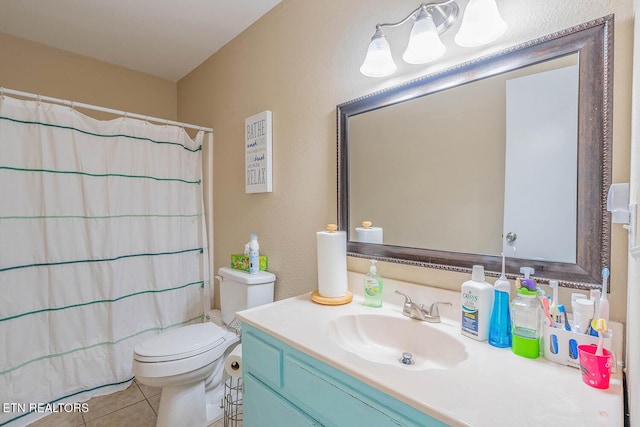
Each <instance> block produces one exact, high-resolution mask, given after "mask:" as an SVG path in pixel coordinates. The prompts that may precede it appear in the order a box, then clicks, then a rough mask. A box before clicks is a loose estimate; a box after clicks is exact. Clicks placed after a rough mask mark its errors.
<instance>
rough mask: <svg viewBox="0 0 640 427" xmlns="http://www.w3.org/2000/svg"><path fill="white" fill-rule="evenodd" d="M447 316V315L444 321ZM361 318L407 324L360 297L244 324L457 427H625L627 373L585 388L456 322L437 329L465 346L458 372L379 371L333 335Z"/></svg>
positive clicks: (286, 305) (250, 317)
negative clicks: (338, 326)
mask: <svg viewBox="0 0 640 427" xmlns="http://www.w3.org/2000/svg"><path fill="white" fill-rule="evenodd" d="M422 288H424V287H422ZM385 292H387V290H386V289H385ZM445 292H447V293H449V292H448V291H445ZM450 294H451V295H456V293H454V292H450ZM457 295H459V294H457ZM414 299H416V300H418V301H420V299H417V298H414ZM400 300H401V298H400ZM438 300H439V301H442V299H438ZM450 300H451V299H450ZM430 301H433V299H431V300H430ZM451 301H452V300H451ZM452 302H457V301H452ZM458 307H459V304H458ZM446 309H447V308H446V307H445V308H442V309H441V313H442V315H443V316H444V312H445V310H446ZM454 309H455V307H454ZM358 313H380V314H385V315H390V316H399V317H402V309H401V307H400V306H399V305H394V304H390V303H389V302H385V303H384V306H383V307H382V308H370V307H365V306H363V305H362V298H361V296H360V295H354V299H353V301H352V302H351V303H350V304H346V305H342V306H323V305H319V304H316V303H314V302H312V301H311V295H310V294H305V295H300V296H298V297H293V298H289V299H286V300H282V301H278V302H275V303H273V304H269V305H265V306H261V307H256V308H252V309H249V310H245V311H242V312H240V313H238V318H239V319H240V320H242V321H243V322H246V323H248V324H250V325H252V326H254V327H256V328H258V329H260V330H262V331H264V332H266V333H268V334H270V335H272V336H274V337H276V338H278V339H280V340H282V341H283V342H285V343H287V344H289V345H290V346H292V347H294V348H296V349H298V350H300V351H302V352H304V353H307V354H309V355H311V356H313V357H315V358H317V359H319V360H321V361H323V362H325V363H327V364H329V365H331V366H333V367H335V368H337V369H339V370H341V371H343V372H345V373H347V374H349V375H351V376H353V377H355V378H357V379H359V380H361V381H363V382H364V383H366V384H369V385H371V386H372V387H375V388H377V389H379V390H381V391H383V392H385V393H387V394H389V395H391V396H394V397H395V398H397V399H399V400H401V401H403V402H405V403H407V404H409V405H411V406H413V407H415V408H417V409H419V410H420V411H422V412H424V413H426V414H428V415H430V416H433V417H434V418H437V419H439V420H441V421H443V422H445V423H448V424H450V425H453V426H474V427H482V426H505V427H513V426H519V427H520V426H542V425H547V426H564V427H570V426H581V427H587V426H616V427H618V426H622V425H623V424H624V422H623V388H622V375H621V373H620V372H621V369H620V368H618V369H617V373H615V374H612V376H611V382H610V387H609V389H607V390H599V389H595V388H592V387H589V386H588V385H586V384H584V383H583V382H582V378H581V374H580V370H579V369H576V368H571V367H568V366H563V365H558V364H556V363H553V362H550V361H548V360H546V359H544V358H542V357H540V358H538V359H526V358H523V357H520V356H517V355H514V354H513V353H512V352H511V349H499V348H494V347H492V346H490V345H489V344H487V342H477V341H475V340H472V339H469V338H467V337H464V336H462V335H461V334H460V323H459V322H456V321H454V320H453V319H452V318H451V317H452V316H450V318H443V321H442V323H436V324H430V325H431V326H433V327H434V328H437V329H439V330H441V331H444V332H446V333H447V334H449V335H450V336H451V337H452V338H454V339H456V340H458V341H459V342H461V343H463V345H464V346H465V349H466V352H467V354H468V357H467V359H466V360H464V361H463V362H461V363H459V364H458V365H456V366H455V367H453V368H450V369H425V370H416V369H413V368H414V367H412V366H407V367H405V366H402V365H398V366H396V365H386V364H380V363H375V362H371V361H368V360H365V359H363V358H360V357H359V356H357V355H355V354H353V353H350V352H348V351H346V350H344V349H343V348H341V347H340V346H339V345H338V344H337V343H336V342H334V341H333V340H332V338H331V337H330V336H329V335H328V334H327V333H326V331H327V327H328V324H329V322H330V321H331V320H332V319H335V318H337V317H339V316H342V315H346V314H358ZM450 314H453V313H450Z"/></svg>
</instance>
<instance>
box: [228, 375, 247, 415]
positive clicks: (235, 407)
mask: <svg viewBox="0 0 640 427" xmlns="http://www.w3.org/2000/svg"><path fill="white" fill-rule="evenodd" d="M242 391H243V384H242V378H240V377H229V379H227V381H226V382H225V383H224V427H242Z"/></svg>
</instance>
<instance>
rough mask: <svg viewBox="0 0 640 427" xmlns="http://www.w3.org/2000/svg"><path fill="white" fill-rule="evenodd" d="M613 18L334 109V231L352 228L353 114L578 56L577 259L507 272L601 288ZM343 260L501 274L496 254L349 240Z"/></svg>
mask: <svg viewBox="0 0 640 427" xmlns="http://www.w3.org/2000/svg"><path fill="white" fill-rule="evenodd" d="M613 21H614V19H613V15H609V16H605V17H602V18H599V19H596V20H594V21H590V22H587V23H584V24H582V25H578V26H575V27H572V28H569V29H566V30H562V31H559V32H557V33H553V34H550V35H547V36H544V37H540V38H538V39H535V40H531V41H528V42H525V43H522V44H520V45H517V46H514V47H511V48H508V49H506V50H503V51H500V52H497V53H495V54H491V55H489V56H485V57H482V58H479V59H475V60H472V61H469V62H465V63H463V64H460V65H457V66H454V67H451V68H449V69H446V70H444V71H441V72H438V73H435V74H430V75H426V76H424V77H420V78H418V79H415V80H412V81H409V82H407V83H404V84H401V85H399V86H395V87H392V88H389V89H385V90H382V91H379V92H375V93H372V94H369V95H366V96H363V97H360V98H357V99H354V100H351V101H348V102H346V103H343V104H340V105H338V106H337V125H338V228H339V229H340V230H344V231H347V232H348V231H349V226H350V222H349V117H350V116H353V115H356V114H361V113H364V112H367V111H371V110H376V109H378V108H382V107H385V106H388V105H393V104H397V103H400V102H403V101H407V100H410V99H414V98H418V97H422V96H426V95H429V94H431V93H436V92H440V91H443V90H446V89H449V88H453V87H457V86H460V85H464V84H467V83H470V82H473V81H477V80H481V79H484V78H488V77H492V76H495V75H498V74H502V73H504V72H508V71H512V70H516V69H519V68H522V67H526V66H529V65H533V64H537V63H540V62H544V61H547V60H551V59H554V58H558V57H562V56H565V55H570V54H574V53H578V54H579V65H578V66H579V80H580V81H579V101H578V112H579V113H578V206H577V254H576V261H577V262H576V263H575V264H571V263H560V262H547V261H536V260H523V259H516V258H507V260H506V271H507V276H508V277H509V278H515V277H517V276H518V275H519V269H520V267H521V266H525V265H526V266H531V267H533V268H535V278H536V279H538V280H539V281H541V282H543V283H544V282H548V281H549V280H558V281H559V282H560V285H561V286H565V287H571V288H579V289H590V288H600V287H601V271H602V268H603V267H608V266H609V258H610V215H609V213H608V212H607V210H606V199H607V191H608V189H609V186H610V184H611V141H612V136H611V125H612V121H611V117H612V95H613V91H612V89H613ZM538 208H540V209H544V208H546V207H545V206H538ZM347 255H349V256H355V257H362V258H373V259H378V260H382V261H389V262H397V263H403V264H411V265H418V266H424V267H430V268H437V269H443V270H450V271H458V272H470V271H471V268H472V266H473V265H474V264H480V265H483V266H484V267H485V271H486V272H487V274H488V275H491V276H497V275H498V274H499V272H500V270H501V258H500V257H499V256H490V255H479V254H470V253H458V252H447V251H440V250H433V249H423V248H410V247H403V246H391V245H378V244H371V243H361V242H356V241H348V242H347Z"/></svg>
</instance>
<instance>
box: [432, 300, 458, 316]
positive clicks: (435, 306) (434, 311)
mask: <svg viewBox="0 0 640 427" xmlns="http://www.w3.org/2000/svg"><path fill="white" fill-rule="evenodd" d="M439 305H448V306H449V307H453V304H451V303H450V302H444V301H436V302H434V303H433V304H431V307H430V308H429V314H430V315H431V316H433V317H440V311H439V310H438V306H439Z"/></svg>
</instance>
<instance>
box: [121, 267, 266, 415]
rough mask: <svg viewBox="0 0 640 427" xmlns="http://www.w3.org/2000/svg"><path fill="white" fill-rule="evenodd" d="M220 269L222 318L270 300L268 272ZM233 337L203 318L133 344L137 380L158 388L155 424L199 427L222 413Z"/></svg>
mask: <svg viewBox="0 0 640 427" xmlns="http://www.w3.org/2000/svg"><path fill="white" fill-rule="evenodd" d="M219 274H220V276H221V277H220V295H221V311H222V317H223V320H224V321H225V323H227V324H230V323H231V321H232V320H233V318H234V317H235V312H236V311H240V310H243V309H245V308H251V307H255V306H258V305H262V304H267V303H269V302H273V288H274V282H275V275H273V274H272V273H268V272H264V271H261V272H259V274H258V275H249V274H247V273H243V272H238V271H235V270H231V269H228V268H224V267H223V268H221V269H220V270H219ZM225 305H226V306H227V308H225ZM238 342H239V338H238V336H237V333H236V331H235V330H233V329H231V328H226V327H224V326H222V327H221V326H218V325H215V324H214V323H212V322H205V323H198V324H194V325H188V326H181V327H178V328H174V329H171V330H168V331H166V332H163V333H161V334H158V335H156V336H154V337H152V338H149V339H147V340H145V341H144V342H142V343H141V344H138V345H137V346H136V347H135V349H134V356H133V374H134V375H135V377H136V380H137V381H138V382H140V383H142V384H144V385H148V386H151V387H159V388H162V395H161V397H160V409H159V411H158V418H157V421H156V426H157V427H174V426H181V427H203V426H206V425H209V424H211V423H213V422H215V421H217V420H218V419H220V418H222V409H221V400H222V397H223V394H224V393H223V392H224V390H223V389H224V383H223V381H222V377H223V374H224V369H223V367H224V359H225V357H226V356H227V355H228V354H229V353H231V351H232V350H233V348H234V347H235V345H234V344H236V343H238Z"/></svg>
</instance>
